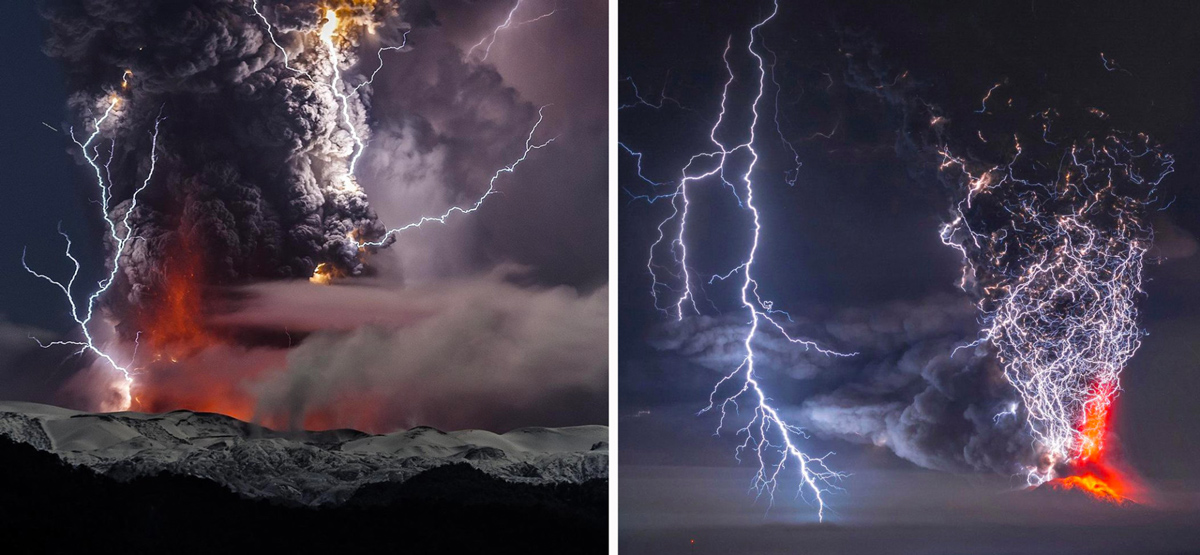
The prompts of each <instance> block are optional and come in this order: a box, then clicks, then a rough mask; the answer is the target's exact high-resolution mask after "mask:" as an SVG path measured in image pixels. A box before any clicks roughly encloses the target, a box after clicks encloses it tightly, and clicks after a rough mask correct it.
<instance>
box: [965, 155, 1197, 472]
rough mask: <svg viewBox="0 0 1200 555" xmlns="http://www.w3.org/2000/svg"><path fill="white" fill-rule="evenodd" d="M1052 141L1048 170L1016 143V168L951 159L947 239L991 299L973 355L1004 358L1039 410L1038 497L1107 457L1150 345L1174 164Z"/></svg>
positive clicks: (969, 283) (1011, 163) (984, 299)
mask: <svg viewBox="0 0 1200 555" xmlns="http://www.w3.org/2000/svg"><path fill="white" fill-rule="evenodd" d="M1043 143H1044V144H1045V145H1048V147H1046V146H1042V145H1041V144H1038V145H1036V146H1037V147H1038V148H1039V149H1040V150H1041V151H1045V152H1046V153H1048V154H1050V155H1051V156H1053V157H1054V158H1056V159H1055V160H1054V161H1053V162H1052V163H1050V164H1045V163H1036V164H1035V162H1036V161H1037V160H1046V158H1043V157H1041V156H1037V157H1036V158H1035V157H1033V155H1032V154H1029V153H1026V152H1024V150H1023V148H1022V145H1021V142H1020V141H1019V140H1018V139H1016V138H1015V137H1014V139H1013V142H1012V143H1011V144H1012V150H1011V151H1010V152H1011V153H1012V154H1011V159H1009V160H1008V161H1007V162H1005V163H1003V164H1000V165H995V166H992V167H986V166H982V167H980V166H979V165H977V164H973V163H971V162H969V161H967V160H966V159H964V158H961V157H957V156H955V155H954V154H953V153H951V152H950V151H949V150H946V149H943V150H942V152H941V156H942V160H943V161H942V165H941V170H942V171H943V172H945V173H946V174H948V175H951V176H953V179H955V180H957V181H958V183H959V184H960V187H959V190H960V191H961V197H960V199H959V201H958V203H957V205H956V207H955V209H954V215H953V219H952V221H951V222H950V223H948V224H946V225H945V226H944V227H943V228H942V230H941V239H942V242H943V243H945V244H946V245H947V246H950V247H953V248H955V249H956V250H958V251H959V252H960V253H962V255H963V259H964V269H963V277H962V282H961V283H960V285H961V287H962V288H963V289H964V290H973V291H975V292H976V293H977V294H978V295H979V296H980V301H979V309H980V311H981V314H982V316H983V324H984V328H983V330H982V332H981V336H980V339H979V340H978V341H976V342H975V343H973V344H972V346H975V345H980V344H982V343H984V342H987V343H990V344H991V345H993V346H994V348H995V349H996V351H997V356H998V359H999V361H1000V363H1001V364H1002V365H1003V368H1004V376H1005V378H1006V379H1007V380H1008V381H1009V383H1011V384H1012V386H1013V387H1014V388H1015V389H1016V390H1017V392H1018V393H1019V394H1020V397H1021V401H1022V404H1023V405H1024V407H1025V409H1026V410H1027V411H1028V416H1029V425H1030V428H1031V430H1032V433H1033V436H1034V438H1035V440H1036V442H1037V447H1038V448H1039V452H1040V453H1041V454H1042V456H1043V457H1044V460H1043V461H1042V464H1041V465H1039V467H1035V468H1030V469H1029V475H1028V480H1029V483H1030V485H1039V484H1041V483H1043V482H1045V481H1047V480H1050V479H1053V478H1054V477H1055V470H1054V468H1055V466H1056V465H1060V464H1073V463H1080V462H1086V461H1088V460H1089V459H1093V458H1094V457H1095V456H1096V455H1098V454H1099V453H1100V451H1101V450H1102V449H1103V444H1102V442H1103V436H1104V426H1105V415H1106V414H1107V412H1108V409H1109V406H1110V404H1111V403H1112V400H1113V398H1114V397H1115V396H1116V395H1117V393H1118V392H1119V391H1120V372H1121V369H1122V368H1123V367H1124V366H1125V363H1126V362H1127V361H1128V360H1129V359H1130V357H1132V356H1133V355H1134V353H1135V352H1136V351H1137V350H1138V347H1139V346H1140V345H1141V336H1142V334H1143V332H1142V330H1141V329H1140V328H1139V327H1138V320H1137V317H1138V312H1137V306H1136V301H1137V298H1138V297H1139V296H1141V295H1143V294H1144V292H1143V290H1142V279H1143V278H1142V269H1143V265H1144V263H1145V258H1146V253H1147V251H1148V250H1149V248H1150V246H1151V242H1152V240H1153V230H1152V229H1151V227H1150V224H1149V222H1148V219H1147V215H1146V211H1147V207H1148V205H1149V204H1151V203H1153V202H1156V201H1157V187H1158V185H1159V183H1160V182H1161V181H1162V179H1163V178H1164V177H1165V176H1166V175H1168V174H1169V173H1171V172H1172V166H1173V163H1174V160H1173V159H1172V157H1171V156H1170V155H1169V154H1165V153H1163V152H1162V151H1161V150H1160V149H1159V148H1158V147H1157V146H1155V145H1154V144H1153V143H1152V142H1151V141H1150V139H1149V138H1148V137H1146V136H1145V135H1137V136H1134V137H1129V136H1125V135H1123V134H1116V133H1113V134H1109V135H1107V136H1103V137H1093V138H1088V139H1086V140H1082V141H1076V142H1071V143H1066V142H1065V141H1063V144H1062V146H1059V144H1058V143H1053V142H1051V141H1049V140H1048V139H1047V140H1045V141H1043ZM1052 159H1053V158H1052ZM1054 162H1056V163H1057V164H1056V165H1055V164H1054ZM1043 168H1048V169H1043ZM1047 174H1050V175H1047Z"/></svg>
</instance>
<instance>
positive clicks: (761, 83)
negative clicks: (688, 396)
mask: <svg viewBox="0 0 1200 555" xmlns="http://www.w3.org/2000/svg"><path fill="white" fill-rule="evenodd" d="M773 6H774V9H773V10H772V12H771V14H770V15H768V16H767V17H766V18H765V19H763V20H762V21H760V22H758V23H757V24H755V25H754V26H753V27H751V29H750V33H749V34H750V39H749V42H748V44H747V49H748V52H749V54H750V55H751V56H752V57H753V58H754V59H755V61H756V64H757V76H758V80H757V89H756V93H755V96H754V100H753V101H752V102H751V104H750V106H749V108H750V113H751V115H752V119H751V121H750V124H749V127H748V129H747V130H746V133H747V137H748V138H747V140H746V142H744V143H741V144H738V145H735V146H732V147H730V146H728V145H726V144H725V143H723V142H722V141H721V140H719V139H718V138H717V135H718V131H719V130H721V129H722V126H723V125H724V120H725V116H726V104H727V100H728V96H729V88H730V85H731V84H732V83H733V82H734V71H733V68H732V66H731V65H730V63H729V51H730V43H729V42H727V43H726V47H725V52H724V54H723V60H724V62H725V69H726V71H727V72H728V75H729V78H728V80H727V81H726V82H725V85H724V88H723V89H722V92H721V108H720V113H719V114H718V116H717V121H716V123H715V124H714V125H713V127H712V129H711V130H710V131H709V140H710V141H711V142H712V144H713V146H714V147H715V149H714V150H712V151H709V152H703V153H700V154H696V155H694V156H692V157H691V158H690V159H689V160H688V162H687V163H686V164H685V165H684V167H683V168H682V170H681V177H680V179H679V181H678V182H677V184H676V186H675V188H674V189H673V190H671V191H670V192H667V193H663V194H659V193H652V194H649V195H633V194H632V193H630V195H631V196H633V197H634V198H635V199H641V200H646V201H647V202H654V201H656V200H659V199H666V200H669V201H670V204H671V213H670V214H669V215H668V216H667V218H666V219H664V220H663V221H662V222H660V223H659V224H658V228H657V229H658V239H657V240H656V241H655V242H654V243H653V244H652V245H651V248H650V259H649V261H648V263H647V269H648V270H649V273H650V276H651V280H652V283H651V293H652V295H653V297H654V305H655V307H656V308H658V309H659V310H661V311H663V312H667V311H668V307H664V306H660V300H659V297H658V296H659V289H666V290H668V291H672V292H675V293H677V295H678V296H677V297H676V299H675V301H674V302H673V303H672V305H670V311H671V312H673V313H674V316H675V318H676V319H677V320H682V319H683V316H684V312H685V309H686V310H687V311H690V312H696V313H699V309H698V307H697V306H696V302H695V296H694V295H695V294H694V292H693V287H694V284H693V278H692V275H691V274H692V270H691V269H690V268H689V267H688V264H689V262H688V243H687V223H688V222H687V218H688V209H689V206H690V203H691V200H690V199H689V198H688V188H689V186H694V185H697V184H699V183H700V182H703V181H708V180H719V182H720V183H721V184H722V185H723V186H724V187H727V188H729V189H730V190H731V191H732V192H733V194H734V196H735V198H737V201H738V204H739V206H740V207H741V208H743V209H745V210H747V211H749V213H750V215H751V216H752V219H753V227H752V230H753V243H752V244H751V246H750V248H749V251H748V252H747V253H746V255H745V258H744V259H743V262H742V263H741V264H739V265H738V266H737V267H735V268H734V269H733V270H731V271H730V272H728V273H727V274H724V275H721V276H713V277H712V278H711V279H710V280H709V281H710V283H712V282H715V281H717V280H721V281H723V280H727V279H730V278H732V277H733V276H734V275H735V274H737V273H739V272H740V273H741V275H742V277H743V280H742V282H741V283H742V284H741V288H740V299H739V301H740V303H741V306H742V307H743V308H745V309H746V311H747V313H748V316H749V318H750V320H749V323H748V324H749V328H748V329H747V330H746V335H745V337H744V338H743V339H742V346H743V349H744V352H745V357H744V358H743V360H742V363H741V364H740V365H739V366H738V367H737V368H735V369H734V370H733V371H732V372H731V373H729V374H728V375H726V376H725V377H723V378H722V379H721V380H720V381H719V382H717V384H716V386H715V387H714V388H713V392H712V394H711V395H710V397H709V404H708V406H707V407H705V408H704V409H703V410H701V411H700V412H701V414H703V413H705V412H707V411H710V410H713V409H718V408H719V409H720V412H721V417H720V421H719V423H718V425H717V434H718V435H719V434H720V431H721V429H722V428H723V427H724V425H725V418H726V417H727V416H728V413H727V409H728V408H730V406H731V405H732V407H733V408H734V409H738V408H739V407H740V405H739V403H738V399H743V398H747V399H749V400H750V401H751V402H752V404H753V406H754V410H753V415H752V418H751V419H750V421H749V423H747V424H746V426H745V427H743V428H741V429H739V430H738V431H737V435H739V436H740V435H743V434H744V435H745V436H746V438H745V441H744V442H743V443H742V444H741V445H740V446H738V448H737V450H736V456H737V457H738V459H739V460H741V455H742V453H744V452H750V453H752V454H753V456H754V458H755V459H757V462H758V472H757V474H756V475H755V478H754V481H753V488H754V490H755V491H756V492H757V493H758V495H759V496H761V495H764V494H765V495H767V496H768V498H769V499H770V500H771V502H773V501H774V494H775V490H776V488H777V486H778V485H779V483H780V480H781V478H782V474H783V472H784V471H785V470H786V469H788V468H789V465H792V464H794V465H795V467H794V470H795V472H796V476H797V478H798V479H799V486H798V488H797V495H802V494H808V495H810V496H811V498H812V500H813V501H814V502H815V503H816V506H817V516H818V518H819V519H824V514H825V499H824V494H825V493H826V491H827V488H829V487H833V482H835V481H836V480H838V479H840V478H841V477H842V476H843V475H842V474H840V473H838V472H835V471H833V470H830V469H829V468H828V467H827V466H826V465H825V460H824V459H825V457H824V456H823V457H812V456H809V455H808V454H806V453H804V452H803V451H802V450H801V449H800V448H799V446H798V443H799V440H800V438H803V437H805V434H804V432H803V430H801V429H800V428H798V427H797V426H795V425H794V424H790V423H788V422H787V421H786V420H784V418H783V416H782V415H781V414H780V412H779V410H778V409H777V408H776V407H775V406H773V405H772V404H771V401H770V398H769V397H768V396H767V394H766V392H765V391H764V388H763V385H762V383H761V382H760V381H759V379H760V378H759V375H758V374H757V373H756V371H757V370H758V368H757V366H756V360H755V351H754V343H755V340H756V337H757V336H758V334H759V332H760V328H763V327H766V328H770V329H773V330H774V331H776V332H778V333H779V334H781V335H782V336H783V337H784V338H786V339H787V340H788V341H789V342H791V343H795V344H797V345H798V346H800V347H803V348H805V349H813V350H816V351H818V352H820V353H822V354H825V355H828V356H852V355H853V354H843V353H837V352H834V351H830V350H826V349H823V348H821V347H819V346H818V345H817V344H816V343H814V342H812V341H808V340H804V339H798V338H793V337H792V336H791V335H789V334H788V333H787V330H786V329H785V328H784V326H783V325H782V324H781V323H780V322H779V321H778V320H777V319H776V316H777V315H784V316H786V313H784V312H782V311H779V310H776V309H774V308H773V303H772V301H769V300H765V299H763V298H762V297H761V296H760V295H759V292H758V282H757V281H755V279H754V278H753V275H752V272H753V269H754V264H755V256H756V255H757V254H758V246H759V236H760V234H761V233H762V225H761V221H760V213H759V209H758V207H757V206H756V205H755V204H754V200H755V199H754V184H753V180H752V179H751V177H752V174H753V173H754V169H755V165H756V164H757V162H758V152H756V150H755V146H754V145H755V140H756V135H755V129H756V127H757V125H758V116H759V105H760V103H761V101H762V99H763V96H764V89H765V85H766V68H765V65H764V60H763V57H762V55H761V54H760V53H759V51H758V50H757V49H756V46H755V41H756V36H757V35H758V33H759V30H760V29H761V28H762V27H763V26H764V25H766V24H767V23H768V22H770V21H771V20H772V19H773V18H774V17H775V15H776V13H778V10H779V5H778V3H777V2H773ZM638 105H640V104H630V105H629V106H630V107H633V106H638ZM621 147H622V148H623V149H624V150H625V152H627V153H629V154H630V155H631V156H633V157H634V158H636V159H637V163H638V177H639V178H640V179H641V180H642V181H644V182H645V183H648V184H650V185H651V186H652V187H658V186H660V185H663V184H661V183H658V182H656V181H653V180H651V179H648V178H646V177H645V175H643V174H642V166H641V164H642V157H643V156H642V153H640V152H637V151H634V150H633V149H631V148H629V147H628V146H626V145H624V144H622V145H621ZM735 155H737V156H741V155H744V156H746V157H747V158H748V162H747V166H746V169H745V172H744V173H742V174H741V175H740V177H738V178H737V181H738V183H737V184H735V183H732V182H730V180H729V178H728V177H727V176H726V169H727V167H726V162H729V163H730V164H731V165H732V164H733V162H732V161H730V159H731V158H732V157H734V156H735ZM702 164H714V165H713V166H712V167H710V168H708V169H707V170H701V169H696V166H699V165H702ZM706 167H707V166H706ZM738 185H741V187H739V186H738ZM739 191H742V192H744V194H742V195H739ZM673 222H677V225H678V228H679V231H678V234H677V235H676V236H675V237H674V238H673V239H671V240H670V241H669V250H670V253H671V261H672V263H673V264H672V266H673V268H674V269H673V270H671V272H670V273H671V275H672V276H673V277H674V278H676V279H677V280H678V282H679V283H678V284H677V285H674V286H671V285H668V284H666V283H664V282H662V281H661V279H660V276H659V274H658V272H657V271H656V269H655V268H656V266H657V265H658V264H657V258H658V253H657V251H658V250H659V246H660V245H661V244H662V243H663V242H664V241H665V240H666V237H667V231H666V228H667V226H669V225H671V224H672V223H673ZM730 388H733V389H734V390H733V392H732V393H731V394H729V395H724V394H722V393H721V392H722V391H728V390H729V389H730Z"/></svg>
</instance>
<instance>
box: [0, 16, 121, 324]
mask: <svg viewBox="0 0 1200 555" xmlns="http://www.w3.org/2000/svg"><path fill="white" fill-rule="evenodd" d="M0 25H2V26H3V27H2V29H3V31H2V32H0V45H2V46H3V49H4V52H5V55H4V57H3V58H2V59H0V64H3V65H2V66H0V71H3V74H4V75H8V76H11V78H10V79H7V80H6V84H5V87H4V92H3V100H4V106H5V107H6V108H5V109H4V110H2V111H0V129H4V131H5V132H4V133H3V136H2V137H0V150H2V151H3V153H4V163H5V168H6V171H5V172H4V174H3V177H2V178H0V179H2V180H3V183H2V184H0V185H2V186H3V187H4V190H5V191H6V192H7V198H6V200H5V202H4V203H3V204H2V206H0V233H2V234H3V237H4V238H5V239H4V241H0V268H3V271H2V272H0V299H2V300H0V314H3V316H4V317H5V318H7V319H8V320H9V321H10V322H14V323H19V324H27V325H33V326H38V327H41V328H50V329H53V330H57V331H65V330H66V329H68V326H67V325H66V323H67V322H69V320H66V319H65V317H64V315H63V314H64V312H63V311H61V310H58V309H59V308H65V307H60V306H59V305H60V304H61V303H62V301H61V299H60V297H59V296H58V295H57V291H56V290H54V289H53V288H52V286H50V285H49V284H47V283H45V282H41V281H39V280H38V279H37V278H35V277H33V276H31V275H29V274H27V273H26V272H25V271H24V269H22V268H21V249H22V248H24V247H25V246H28V247H29V255H28V260H29V262H30V264H31V266H34V267H36V268H39V269H45V270H46V271H54V272H56V273H55V274H54V275H56V276H57V275H63V274H61V272H69V271H70V269H71V268H70V266H69V265H67V264H65V260H64V259H63V257H62V253H63V247H64V246H65V243H63V240H62V237H60V236H59V235H58V234H57V233H56V231H55V229H56V227H55V226H56V225H57V224H58V222H59V221H61V222H62V227H63V231H65V232H67V233H68V234H70V235H71V237H72V238H73V240H75V241H76V248H75V249H74V251H73V252H74V253H75V254H76V256H77V258H79V259H80V263H81V264H82V265H83V266H84V273H83V274H82V277H84V278H88V279H95V278H94V277H93V276H95V275H96V274H95V273H94V272H89V271H88V268H92V269H94V268H96V266H97V265H98V264H99V262H100V260H101V259H100V257H99V256H97V252H98V249H99V247H100V244H99V241H90V240H89V238H90V237H95V236H96V234H95V233H94V231H95V230H96V229H99V227H98V226H99V224H100V221H99V219H98V218H96V219H95V220H94V221H93V220H91V219H88V218H87V217H86V215H87V214H88V212H87V207H89V206H90V205H89V204H88V201H87V199H88V198H89V197H88V196H86V195H85V193H84V192H83V191H85V186H86V183H85V181H84V180H83V179H82V176H81V173H80V171H79V168H78V167H77V166H76V163H75V160H74V159H73V158H72V157H71V156H70V155H69V154H68V151H67V146H68V145H70V144H71V143H70V142H69V138H68V137H67V135H66V134H65V133H66V131H67V127H66V125H64V122H65V121H67V120H68V117H67V113H66V105H65V103H66V90H65V88H64V86H63V75H62V72H61V71H60V69H59V67H58V64H56V63H54V62H53V61H52V60H50V59H49V58H47V57H46V56H45V55H44V54H43V53H42V41H43V24H42V19H41V17H39V15H38V13H37V8H36V3H35V2H17V3H14V4H13V6H11V9H10V10H9V11H8V12H7V13H6V16H5V18H4V21H3V23H0ZM43 122H45V123H46V124H48V125H51V126H53V127H54V128H56V129H58V130H59V132H55V131H53V130H51V129H49V128H47V127H46V126H45V125H43ZM51 307H53V310H51V309H50V308H51Z"/></svg>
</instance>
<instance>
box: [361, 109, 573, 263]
mask: <svg viewBox="0 0 1200 555" xmlns="http://www.w3.org/2000/svg"><path fill="white" fill-rule="evenodd" d="M546 108H547V106H542V107H541V108H539V109H538V119H537V122H535V123H534V124H533V128H532V129H530V130H529V135H528V136H526V138H525V151H524V152H522V153H521V157H520V158H517V159H516V160H515V161H514V162H513V163H511V164H509V165H507V166H504V167H503V168H500V169H498V170H496V173H494V174H492V179H491V180H489V181H488V188H487V190H486V191H484V193H483V195H481V196H480V197H479V198H478V199H476V200H475V202H473V203H470V204H469V205H463V206H453V207H451V208H449V209H447V210H446V211H445V212H443V213H442V214H441V215H440V216H422V217H421V218H420V219H418V220H417V221H415V222H412V223H409V224H406V225H403V226H400V227H396V228H392V229H389V230H388V231H387V233H385V234H384V235H383V237H381V238H380V239H379V240H378V241H359V242H358V248H360V249H361V248H364V247H381V246H383V245H385V244H387V242H388V241H389V240H390V239H391V238H392V237H395V236H396V235H399V234H401V233H404V232H405V231H408V230H410V229H416V228H419V227H421V226H423V225H425V224H429V223H439V224H444V223H446V220H447V219H448V218H449V217H450V216H452V215H454V214H470V213H472V212H475V211H476V210H479V208H480V207H481V206H483V202H484V201H485V200H487V198H488V197H490V196H492V195H495V194H498V193H499V192H500V191H499V190H497V189H496V180H497V179H500V176H501V175H503V174H506V173H513V172H515V171H516V170H517V166H519V165H521V162H524V161H525V159H526V158H528V157H529V154H530V153H532V152H533V151H535V150H540V149H542V148H545V147H547V146H549V145H550V143H553V142H554V141H555V139H557V137H551V138H549V139H546V140H545V141H544V142H541V143H535V142H533V135H534V133H536V132H537V129H538V127H539V126H540V125H541V124H542V119H543V118H544V116H543V112H544V111H545V109H546Z"/></svg>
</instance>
